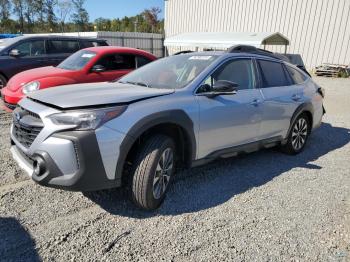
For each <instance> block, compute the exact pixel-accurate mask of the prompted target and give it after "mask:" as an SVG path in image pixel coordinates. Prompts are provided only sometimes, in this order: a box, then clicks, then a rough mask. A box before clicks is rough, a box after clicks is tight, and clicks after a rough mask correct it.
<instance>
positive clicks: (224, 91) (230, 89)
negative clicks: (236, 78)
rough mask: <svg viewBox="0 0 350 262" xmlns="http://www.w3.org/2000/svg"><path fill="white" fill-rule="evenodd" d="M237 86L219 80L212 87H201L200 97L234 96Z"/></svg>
mask: <svg viewBox="0 0 350 262" xmlns="http://www.w3.org/2000/svg"><path fill="white" fill-rule="evenodd" d="M237 87H238V84H237V83H234V82H231V81H227V80H219V81H217V82H216V83H215V84H214V86H213V87H210V85H208V84H205V85H203V86H202V87H201V89H202V93H201V94H200V95H203V96H206V97H209V98H213V97H216V96H219V95H234V94H236V93H237Z"/></svg>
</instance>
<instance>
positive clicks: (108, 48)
mask: <svg viewBox="0 0 350 262" xmlns="http://www.w3.org/2000/svg"><path fill="white" fill-rule="evenodd" d="M84 50H88V51H92V52H95V53H98V54H101V53H111V52H123V53H125V52H130V53H132V54H141V55H145V56H148V57H154V58H156V57H155V56H154V55H153V54H151V53H149V52H146V51H144V50H141V49H137V48H132V47H123V46H95V47H88V48H85V49H84Z"/></svg>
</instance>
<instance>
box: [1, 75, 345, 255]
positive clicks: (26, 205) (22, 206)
mask: <svg viewBox="0 0 350 262" xmlns="http://www.w3.org/2000/svg"><path fill="white" fill-rule="evenodd" d="M315 79H316V81H317V82H319V83H320V84H321V85H322V86H323V87H325V89H326V96H327V97H326V102H325V105H326V110H327V115H326V116H325V118H324V124H323V125H322V126H321V127H320V128H319V129H318V130H317V131H315V132H314V133H313V135H312V136H311V138H310V140H309V143H308V145H307V148H306V150H305V151H304V152H303V153H302V154H300V155H298V156H286V155H283V154H281V153H279V152H278V151H277V150H274V149H271V150H264V151H260V152H256V153H253V154H250V155H245V156H241V157H236V158H231V159H226V160H220V161H216V162H214V163H212V164H209V165H207V166H203V167H200V168H195V169H192V170H187V171H184V172H181V173H180V174H178V175H177V178H176V180H175V181H173V182H174V183H173V185H172V187H171V188H170V192H169V194H168V197H167V199H166V201H165V203H164V205H163V206H162V207H161V209H159V210H157V211H156V212H151V213H150V212H143V211H140V210H138V209H136V208H134V207H133V205H132V204H131V203H130V201H129V200H128V199H127V197H126V194H125V192H124V191H123V190H112V191H103V192H99V193H89V194H82V193H74V192H66V191H61V190H56V189H49V188H44V187H40V186H38V185H36V184H34V182H32V181H31V180H29V179H28V177H27V176H26V175H25V174H24V173H23V172H22V171H21V170H20V169H19V168H18V166H17V165H16V164H15V163H14V161H13V160H12V159H11V157H10V153H9V134H8V130H9V126H10V121H11V117H10V115H9V114H7V113H4V112H1V113H0V260H2V261H36V260H39V261H40V260H44V261H68V260H71V261H81V260H84V261H91V260H105V261H117V260H118V261H154V260H164V261H185V260H186V261H189V260H190V261H215V260H216V261H224V260H229V261H242V260H245V261H253V260H254V261H267V260H269V261H282V260H288V261H350V171H349V170H350V159H349V157H350V143H349V141H350V133H349V130H350V114H349V112H350V79H329V78H315Z"/></svg>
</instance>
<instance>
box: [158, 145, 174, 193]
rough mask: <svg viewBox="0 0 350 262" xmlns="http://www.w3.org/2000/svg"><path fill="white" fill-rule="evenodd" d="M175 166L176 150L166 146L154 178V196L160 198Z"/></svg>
mask: <svg viewBox="0 0 350 262" xmlns="http://www.w3.org/2000/svg"><path fill="white" fill-rule="evenodd" d="M173 166H174V152H173V150H172V149H171V148H166V149H165V150H164V151H163V153H162V155H161V157H160V159H159V161H158V164H157V168H156V171H155V174H154V178H153V196H154V198H155V199H160V198H161V197H162V196H163V194H164V192H165V190H166V189H167V187H168V184H169V181H170V177H171V174H172V172H173Z"/></svg>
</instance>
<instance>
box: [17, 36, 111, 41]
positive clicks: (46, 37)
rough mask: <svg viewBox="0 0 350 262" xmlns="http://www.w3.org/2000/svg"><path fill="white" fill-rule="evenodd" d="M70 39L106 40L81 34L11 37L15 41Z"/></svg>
mask: <svg viewBox="0 0 350 262" xmlns="http://www.w3.org/2000/svg"><path fill="white" fill-rule="evenodd" d="M32 38H35V39H50V38H51V39H72V40H88V41H106V40H104V39H99V38H93V37H83V36H63V35H21V36H16V37H14V38H11V39H13V40H15V41H19V40H25V39H32Z"/></svg>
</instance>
